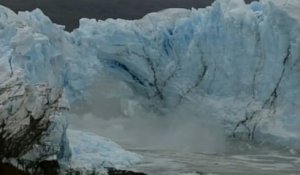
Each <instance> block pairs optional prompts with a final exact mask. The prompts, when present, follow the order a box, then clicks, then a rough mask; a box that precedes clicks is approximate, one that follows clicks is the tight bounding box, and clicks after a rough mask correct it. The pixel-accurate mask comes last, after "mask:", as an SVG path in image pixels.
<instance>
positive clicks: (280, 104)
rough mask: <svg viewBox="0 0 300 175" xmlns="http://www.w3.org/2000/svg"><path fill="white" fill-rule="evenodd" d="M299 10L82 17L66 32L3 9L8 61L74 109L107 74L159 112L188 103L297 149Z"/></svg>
mask: <svg viewBox="0 0 300 175" xmlns="http://www.w3.org/2000/svg"><path fill="white" fill-rule="evenodd" d="M299 9H300V3H299V2H298V1H297V0H291V1H281V0H276V1H271V0H261V1H260V2H253V3H252V4H250V5H246V4H245V3H244V2H243V1H242V0H218V1H216V2H215V3H214V4H213V5H212V6H211V7H208V8H205V9H192V10H184V9H169V10H165V11H161V12H158V13H152V14H149V15H146V16H145V17H144V18H143V19H140V20H134V21H126V20H121V19H117V20H112V19H109V20H106V21H96V20H94V19H82V20H81V21H80V27H79V28H78V29H76V30H75V31H73V32H72V33H67V32H65V31H63V30H62V27H61V26H58V25H55V24H52V23H51V21H50V20H49V19H48V18H47V17H45V16H44V15H43V14H42V12H41V11H40V10H35V11H33V12H22V13H19V14H18V15H15V14H13V12H11V11H9V10H7V9H5V8H4V7H1V10H0V13H1V18H0V19H1V20H0V24H1V31H0V35H1V38H0V45H1V48H0V53H1V55H3V57H2V59H1V60H2V61H3V59H4V60H5V61H6V62H8V63H9V64H8V66H9V67H8V66H6V68H9V69H11V71H12V73H13V70H14V69H15V67H21V68H22V69H24V72H25V75H26V77H27V79H28V81H29V82H33V83H36V82H41V81H47V82H49V84H50V85H51V86H58V87H64V90H65V93H66V95H67V96H68V98H69V100H70V102H71V103H74V102H76V101H80V100H88V99H89V95H91V94H88V93H87V91H86V89H87V87H89V86H90V85H91V84H92V83H93V82H94V81H95V80H97V81H98V82H99V81H100V82H101V76H102V75H104V74H107V73H108V74H111V75H114V77H115V78H116V79H118V80H120V81H124V82H126V83H127V84H128V85H129V86H130V87H131V88H132V89H133V92H134V93H135V96H137V97H142V98H143V100H141V101H140V102H141V103H144V101H146V103H145V106H151V107H152V108H155V110H157V111H160V112H161V109H162V108H168V109H172V108H174V107H178V106H180V104H181V103H182V102H183V101H189V102H191V103H195V104H198V105H199V106H201V109H202V108H203V109H204V110H207V112H214V113H216V115H215V120H218V121H221V122H222V123H224V127H225V128H226V130H227V132H228V135H231V134H232V135H235V136H242V137H244V135H245V137H248V138H250V139H254V138H257V139H258V140H270V141H271V142H273V143H274V142H276V143H278V144H282V145H289V146H292V147H297V145H299V132H300V129H299V127H298V126H299V124H300V117H299V116H300V111H299V107H300V100H299V97H300V79H299V75H300V73H299V71H300V61H299V60H300V39H299V34H300V32H299V31H300V29H299ZM145 99H146V100H145Z"/></svg>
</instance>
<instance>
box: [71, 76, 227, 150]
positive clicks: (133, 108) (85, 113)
mask: <svg viewBox="0 0 300 175" xmlns="http://www.w3.org/2000/svg"><path fill="white" fill-rule="evenodd" d="M90 94H91V96H90V98H89V100H88V103H84V104H80V105H76V106H73V107H72V109H73V110H72V111H71V112H72V114H71V115H70V118H69V120H70V123H71V127H75V128H77V129H81V130H87V131H92V132H95V133H97V134H99V135H102V136H105V137H109V138H111V139H113V140H114V141H117V142H119V143H121V144H123V145H124V144H127V145H128V146H130V147H135V148H147V149H168V150H176V151H193V152H205V153H216V152H221V151H223V150H224V145H225V144H224V143H225V136H224V134H223V128H222V126H221V125H220V124H219V123H218V122H216V120H215V118H216V117H215V116H213V115H214V114H212V113H210V112H208V111H209V110H207V109H203V108H201V106H199V105H197V103H195V102H193V103H192V102H190V101H183V102H182V104H181V105H180V106H177V107H176V108H170V109H166V110H165V111H166V112H164V114H162V113H158V112H156V111H153V110H151V109H149V108H145V107H144V106H143V105H142V104H143V99H142V98H140V97H137V96H136V95H135V94H134V92H133V91H132V89H130V88H129V87H128V86H127V84H126V83H124V82H122V81H119V80H116V79H115V78H113V77H109V76H105V77H102V78H101V79H100V80H99V82H98V83H95V84H94V86H92V87H91V89H90Z"/></svg>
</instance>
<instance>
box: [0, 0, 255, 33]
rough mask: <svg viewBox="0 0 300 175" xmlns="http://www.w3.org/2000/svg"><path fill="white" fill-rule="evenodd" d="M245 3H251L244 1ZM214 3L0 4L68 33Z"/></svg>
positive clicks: (58, 0)
mask: <svg viewBox="0 0 300 175" xmlns="http://www.w3.org/2000/svg"><path fill="white" fill-rule="evenodd" d="M246 1H247V2H249V1H251V0H246ZM212 2H213V0H0V4H1V5H4V6H7V7H9V8H11V9H13V10H14V11H19V10H21V11H24V10H32V9H35V8H40V9H42V10H43V12H44V13H45V14H46V15H47V16H49V17H50V18H51V19H52V20H53V21H54V22H56V23H59V24H63V25H66V26H67V29H68V30H71V29H73V28H75V27H77V26H78V20H79V19H80V18H82V17H88V18H96V19H107V18H123V19H138V18H141V17H143V16H144V15H145V14H147V13H149V12H154V11H159V10H162V9H165V8H179V7H180V8H192V7H195V8H199V7H206V6H208V5H210V4H211V3H212Z"/></svg>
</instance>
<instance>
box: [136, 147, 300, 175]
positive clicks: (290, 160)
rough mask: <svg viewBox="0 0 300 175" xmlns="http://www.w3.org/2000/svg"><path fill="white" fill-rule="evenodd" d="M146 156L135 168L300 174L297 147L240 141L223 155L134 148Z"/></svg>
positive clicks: (158, 174)
mask: <svg viewBox="0 0 300 175" xmlns="http://www.w3.org/2000/svg"><path fill="white" fill-rule="evenodd" d="M130 150H131V151H134V152H136V153H139V154H141V155H143V156H144V161H143V162H142V163H140V164H138V165H136V166H135V167H133V168H134V169H135V170H137V171H141V172H144V173H147V174H148V175H197V174H200V175H299V174H300V155H299V154H297V153H295V152H294V151H293V150H288V151H286V150H276V149H273V148H271V147H268V146H260V145H254V144H251V143H247V142H239V143H234V144H232V145H231V147H230V148H229V150H228V151H227V152H225V153H221V154H204V153H195V152H180V151H170V150H151V149H138V148H136V149H130Z"/></svg>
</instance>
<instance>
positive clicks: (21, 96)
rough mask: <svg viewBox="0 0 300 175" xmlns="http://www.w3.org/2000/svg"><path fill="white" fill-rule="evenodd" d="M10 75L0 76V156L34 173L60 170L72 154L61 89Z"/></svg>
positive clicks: (18, 73)
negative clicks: (67, 135)
mask: <svg viewBox="0 0 300 175" xmlns="http://www.w3.org/2000/svg"><path fill="white" fill-rule="evenodd" d="M10 75H11V74H10ZM10 75H6V78H4V79H3V77H1V79H0V81H1V84H0V121H1V125H0V159H1V161H2V162H10V163H13V164H14V165H15V166H17V167H19V168H20V169H23V170H27V171H29V172H31V173H33V174H47V173H46V172H47V171H48V172H50V171H51V170H50V169H52V168H53V169H52V171H57V170H58V167H59V165H58V164H64V163H67V162H68V161H69V158H70V156H71V152H70V148H69V143H68V138H67V137H66V132H67V131H66V128H67V121H66V117H65V116H64V115H63V113H64V112H65V111H67V110H68V106H67V105H66V104H65V103H64V102H63V98H62V93H61V91H58V90H55V89H52V88H49V87H48V86H47V85H46V84H40V85H35V86H32V85H28V84H26V83H25V82H24V81H23V77H22V74H20V72H15V74H14V75H11V76H10ZM5 79H6V80H5ZM43 165H45V166H46V165H48V166H47V167H48V170H46V169H43Z"/></svg>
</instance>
